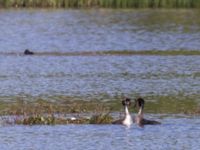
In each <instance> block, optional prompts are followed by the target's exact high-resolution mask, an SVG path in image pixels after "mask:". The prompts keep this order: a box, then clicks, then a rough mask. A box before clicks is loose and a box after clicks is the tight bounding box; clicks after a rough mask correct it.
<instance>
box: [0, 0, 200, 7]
mask: <svg viewBox="0 0 200 150" xmlns="http://www.w3.org/2000/svg"><path fill="white" fill-rule="evenodd" d="M0 6H1V7H54V8H83V7H103V8H200V0H0Z"/></svg>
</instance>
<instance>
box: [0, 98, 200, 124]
mask: <svg viewBox="0 0 200 150" xmlns="http://www.w3.org/2000/svg"><path fill="white" fill-rule="evenodd" d="M144 98H145V99H146V107H145V113H147V114H149V113H150V114H159V115H161V116H162V114H164V115H167V116H170V114H183V115H199V114H200V106H199V103H198V100H199V95H189V96H185V95H181V94H180V95H171V96H147V97H144ZM70 99H71V98H66V99H64V100H62V101H55V102H53V101H48V100H45V99H41V98H39V99H36V100H34V101H31V102H29V101H27V100H23V99H20V98H19V99H17V100H16V101H14V102H3V101H1V102H0V121H1V120H4V122H5V124H20V125H56V124H111V123H112V121H114V120H115V119H117V118H120V117H122V116H123V108H122V106H121V101H120V100H115V101H107V102H99V101H98V100H91V101H86V100H84V99H83V100H70ZM72 99H73V98H72ZM133 106H134V100H132V106H131V108H130V112H131V113H137V112H136V110H135V109H134V107H133ZM113 114H117V116H116V115H114V116H113ZM5 116H6V117H5ZM2 118H3V119H2ZM160 118H161V117H160Z"/></svg>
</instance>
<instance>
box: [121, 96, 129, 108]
mask: <svg viewBox="0 0 200 150" xmlns="http://www.w3.org/2000/svg"><path fill="white" fill-rule="evenodd" d="M122 105H123V106H130V105H131V99H130V98H125V99H124V100H122Z"/></svg>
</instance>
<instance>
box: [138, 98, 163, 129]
mask: <svg viewBox="0 0 200 150" xmlns="http://www.w3.org/2000/svg"><path fill="white" fill-rule="evenodd" d="M144 103H145V101H144V99H143V98H141V97H139V98H137V99H136V100H135V107H138V108H139V111H138V114H137V115H136V117H135V123H136V124H137V125H139V126H141V127H142V126H144V125H158V124H161V123H160V122H158V121H154V120H147V119H144Z"/></svg>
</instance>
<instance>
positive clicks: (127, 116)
mask: <svg viewBox="0 0 200 150" xmlns="http://www.w3.org/2000/svg"><path fill="white" fill-rule="evenodd" d="M132 123H133V119H132V117H131V115H130V113H129V111H128V107H127V106H125V119H124V121H123V125H125V126H128V127H130V126H131V125H132Z"/></svg>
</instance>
